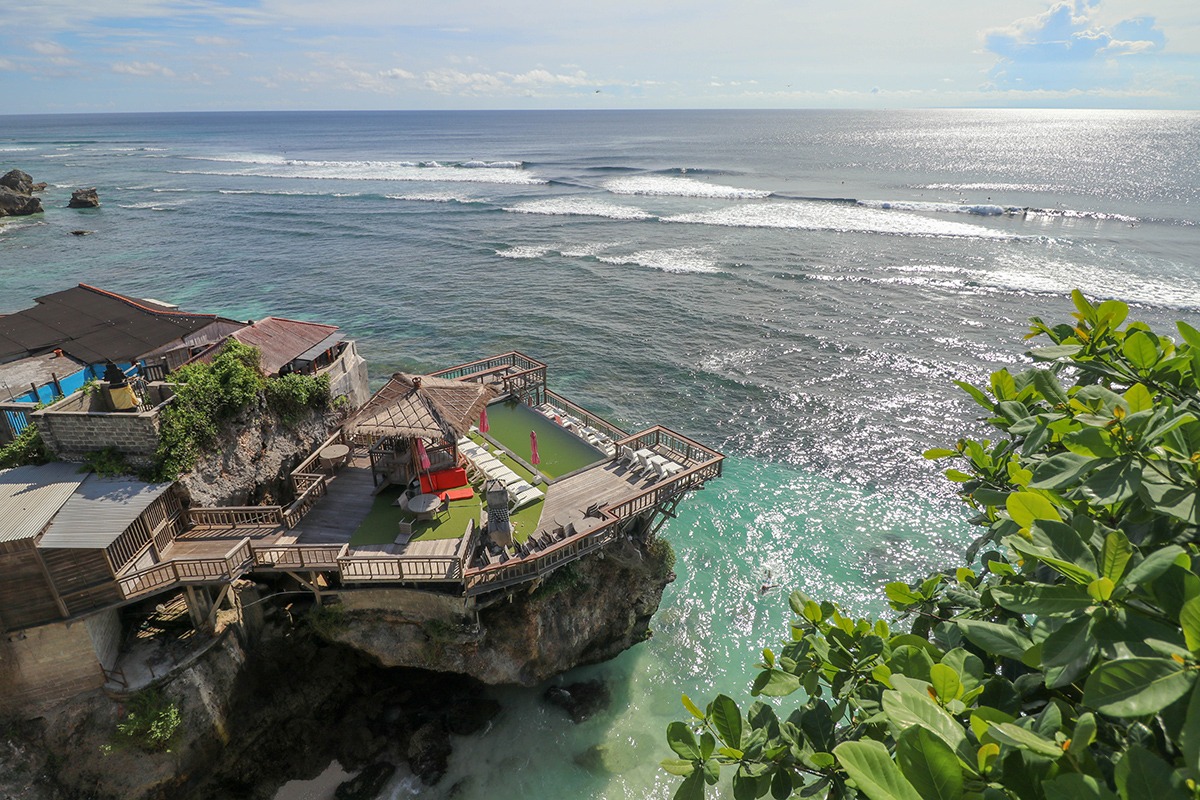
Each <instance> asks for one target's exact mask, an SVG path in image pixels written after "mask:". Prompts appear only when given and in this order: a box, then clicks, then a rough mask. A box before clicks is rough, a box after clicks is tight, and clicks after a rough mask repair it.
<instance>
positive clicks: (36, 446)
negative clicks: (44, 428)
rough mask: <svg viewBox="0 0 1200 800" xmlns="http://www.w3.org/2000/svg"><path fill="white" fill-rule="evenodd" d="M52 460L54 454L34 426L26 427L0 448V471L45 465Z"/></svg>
mask: <svg viewBox="0 0 1200 800" xmlns="http://www.w3.org/2000/svg"><path fill="white" fill-rule="evenodd" d="M53 460H54V454H53V453H51V452H50V448H48V447H46V443H45V442H44V441H42V434H41V432H40V431H38V429H37V426H36V425H32V424H31V425H27V426H26V427H25V430H23V431H21V432H20V433H19V434H17V437H16V438H15V439H13V440H12V441H11V442H9V443H8V444H6V445H4V446H3V447H0V469H8V468H9V467H22V466H25V465H26V464H45V463H47V462H49V461H53Z"/></svg>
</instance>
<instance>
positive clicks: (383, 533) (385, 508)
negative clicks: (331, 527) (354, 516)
mask: <svg viewBox="0 0 1200 800" xmlns="http://www.w3.org/2000/svg"><path fill="white" fill-rule="evenodd" d="M403 493H404V489H403V488H402V487H399V486H389V487H388V488H386V489H384V490H383V491H382V492H380V493H379V494H378V495H376V496H375V501H374V502H373V503H372V504H371V510H370V512H368V514H367V518H366V519H364V520H363V522H362V524H361V525H359V526H358V530H356V531H355V532H354V535H353V536H351V537H350V546H351V547H354V546H358V545H367V544H391V543H392V542H394V541H395V540H396V535H397V534H398V533H399V530H398V526H397V523H399V522H400V520H408V521H410V522H412V523H413V535H412V539H410V540H409V541H414V542H416V541H422V542H430V541H434V540H437V539H459V538H461V537H462V535H463V534H464V533H466V531H467V523H468V522H470V521H471V520H472V519H474V520H476V521H478V519H479V498H478V496H476V497H474V498H472V499H470V500H454V501H452V502H451V503H450V512H449V513H448V514H441V515H440V516H435V517H434V519H432V520H421V521H419V522H418V521H417V519H416V516H415V515H413V514H411V513H409V512H407V511H401V510H400V507H399V506H396V505H393V503H395V502H396V498H398V497H399V496H400V495H401V494H403ZM535 524H536V520H535Z"/></svg>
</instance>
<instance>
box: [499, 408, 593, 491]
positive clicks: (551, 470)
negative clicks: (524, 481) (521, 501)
mask: <svg viewBox="0 0 1200 800" xmlns="http://www.w3.org/2000/svg"><path fill="white" fill-rule="evenodd" d="M530 431H536V432H537V437H538V456H539V458H540V459H541V462H540V463H539V464H538V465H537V469H538V471H539V472H541V473H542V474H543V475H545V476H546V477H548V478H557V477H559V476H560V475H566V474H567V473H568V472H574V471H575V470H577V469H583V468H584V467H586V466H588V465H589V464H595V463H596V462H597V461H599V460H600V459H602V458H604V454H603V453H601V452H600V451H599V450H597V449H596V448H594V447H592V446H591V445H590V444H588V443H587V442H585V441H583V440H582V439H580V438H579V437H578V436H576V435H574V434H573V433H571V432H570V431H566V430H563V428H561V427H559V426H558V425H556V424H554V423H553V422H551V421H550V420H548V419H546V418H545V417H543V416H542V415H541V414H539V413H537V412H536V411H534V410H533V409H531V408H530V407H529V406H527V405H524V404H523V403H517V402H512V401H508V402H500V403H492V404H491V405H490V406H488V435H489V436H491V437H492V438H493V439H495V440H496V441H498V442H500V444H502V445H504V446H505V447H506V448H507V449H508V450H509V451H510V452H512V453H515V454H516V455H517V456H519V457H520V458H522V459H524V460H525V462H526V463H532V460H531V459H532V457H533V453H532V450H531V448H530V441H529V432H530Z"/></svg>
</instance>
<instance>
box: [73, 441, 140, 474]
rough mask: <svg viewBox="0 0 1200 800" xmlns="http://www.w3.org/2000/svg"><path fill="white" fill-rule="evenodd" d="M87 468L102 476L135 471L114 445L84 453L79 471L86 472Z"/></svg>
mask: <svg viewBox="0 0 1200 800" xmlns="http://www.w3.org/2000/svg"><path fill="white" fill-rule="evenodd" d="M88 470H91V471H92V472H94V473H96V474H97V475H99V476H101V477H104V478H108V477H114V476H117V475H130V474H133V473H134V472H136V470H134V468H133V467H131V466H130V465H129V462H128V461H126V460H125V454H124V453H122V452H121V451H119V450H117V448H115V447H106V448H104V449H103V450H93V451H92V452H90V453H88V454H87V455H85V456H84V457H83V467H81V469H80V471H81V472H86V471H88Z"/></svg>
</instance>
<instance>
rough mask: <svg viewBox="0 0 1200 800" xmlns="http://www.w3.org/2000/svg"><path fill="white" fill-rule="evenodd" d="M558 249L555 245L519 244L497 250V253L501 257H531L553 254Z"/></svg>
mask: <svg viewBox="0 0 1200 800" xmlns="http://www.w3.org/2000/svg"><path fill="white" fill-rule="evenodd" d="M557 252H558V251H557V250H555V249H554V248H553V247H548V246H546V245H532V244H519V245H514V246H513V247H508V248H505V249H504V250H497V251H496V255H498V256H500V257H501V258H515V259H522V260H523V259H529V258H544V257H545V256H548V255H553V254H554V253H557Z"/></svg>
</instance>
